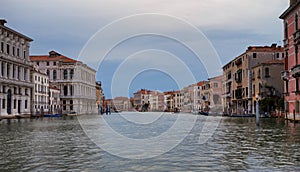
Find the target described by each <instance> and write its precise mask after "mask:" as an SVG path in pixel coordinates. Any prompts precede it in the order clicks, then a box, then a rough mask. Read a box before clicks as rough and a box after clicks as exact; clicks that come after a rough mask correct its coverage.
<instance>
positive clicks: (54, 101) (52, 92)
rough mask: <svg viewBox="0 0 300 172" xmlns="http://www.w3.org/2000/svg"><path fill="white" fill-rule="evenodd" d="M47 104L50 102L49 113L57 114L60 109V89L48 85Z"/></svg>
mask: <svg viewBox="0 0 300 172" xmlns="http://www.w3.org/2000/svg"><path fill="white" fill-rule="evenodd" d="M49 104H50V109H49V110H50V112H49V113H50V114H58V113H60V111H61V107H60V90H59V89H58V88H57V87H56V86H54V85H50V86H49Z"/></svg>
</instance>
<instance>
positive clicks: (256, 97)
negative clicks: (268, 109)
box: [255, 95, 259, 126]
mask: <svg viewBox="0 0 300 172" xmlns="http://www.w3.org/2000/svg"><path fill="white" fill-rule="evenodd" d="M255 99H256V110H255V115H256V125H257V126H259V103H258V99H259V96H258V95H256V96H255Z"/></svg>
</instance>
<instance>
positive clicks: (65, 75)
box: [64, 69, 68, 79]
mask: <svg viewBox="0 0 300 172" xmlns="http://www.w3.org/2000/svg"><path fill="white" fill-rule="evenodd" d="M64 79H68V71H67V69H65V70H64Z"/></svg>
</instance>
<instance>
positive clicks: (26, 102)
mask: <svg viewBox="0 0 300 172" xmlns="http://www.w3.org/2000/svg"><path fill="white" fill-rule="evenodd" d="M27 104H28V101H27V100H25V109H27Z"/></svg>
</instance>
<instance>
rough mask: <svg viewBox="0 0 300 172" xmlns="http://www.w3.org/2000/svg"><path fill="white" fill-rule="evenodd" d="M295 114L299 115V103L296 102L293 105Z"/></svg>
mask: <svg viewBox="0 0 300 172" xmlns="http://www.w3.org/2000/svg"><path fill="white" fill-rule="evenodd" d="M295 112H296V113H299V101H296V103H295Z"/></svg>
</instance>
